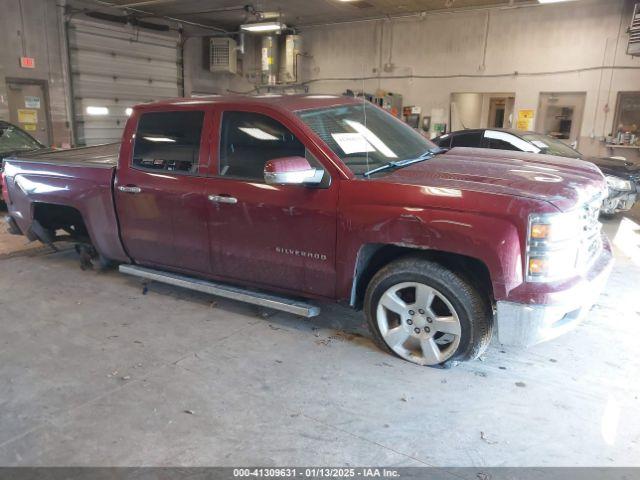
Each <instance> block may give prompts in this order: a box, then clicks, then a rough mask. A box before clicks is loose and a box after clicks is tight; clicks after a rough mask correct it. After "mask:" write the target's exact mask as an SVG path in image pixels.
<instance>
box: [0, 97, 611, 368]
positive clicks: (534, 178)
mask: <svg viewBox="0 0 640 480" xmlns="http://www.w3.org/2000/svg"><path fill="white" fill-rule="evenodd" d="M3 183H4V185H5V188H4V196H5V200H6V203H7V205H8V210H9V214H8V217H7V222H8V225H9V229H10V231H12V232H13V233H16V234H24V235H26V236H28V237H29V238H31V239H39V240H41V241H43V242H45V243H53V242H55V241H57V240H72V241H74V242H77V243H78V244H81V245H86V247H84V248H87V249H91V250H90V251H91V252H95V256H96V257H99V258H100V259H101V260H102V261H103V262H112V263H118V264H120V270H121V271H122V272H124V273H128V274H132V275H137V276H139V277H143V278H146V279H151V280H156V281H160V282H166V283H169V284H173V285H178V286H182V287H186V288H192V289H195V290H199V291H204V292H209V293H212V294H215V295H221V296H225V297H231V298H236V299H239V300H242V301H246V302H250V303H254V304H258V305H261V306H264V307H269V308H274V309H280V310H284V311H288V312H291V313H294V314H297V315H301V316H313V315H317V314H318V312H319V309H318V307H317V306H315V305H314V300H316V301H317V300H325V301H326V300H332V301H339V302H345V303H348V304H350V305H351V306H352V307H354V308H356V309H364V312H365V315H366V318H367V321H368V324H369V326H370V328H371V331H372V334H373V338H374V339H375V341H376V342H377V343H378V344H379V345H380V346H381V347H382V348H383V349H385V350H387V351H389V352H392V353H395V354H396V355H398V356H400V357H402V358H404V359H406V360H409V361H411V362H415V363H417V364H421V365H445V366H446V365H451V364H452V363H455V362H457V361H463V360H470V359H474V358H476V357H478V355H480V354H481V353H482V352H483V350H484V349H485V348H486V346H487V344H488V343H489V341H490V339H491V336H492V332H493V327H494V325H495V326H496V327H497V331H498V340H499V341H500V342H501V343H504V344H515V345H531V344H534V343H536V342H540V341H543V340H546V339H549V338H553V337H555V336H557V335H559V334H561V333H563V332H565V331H567V330H569V329H571V328H572V327H573V326H575V325H576V323H577V322H578V321H579V320H580V319H581V317H582V316H583V315H584V314H586V312H588V311H589V309H590V306H591V305H592V304H593V303H594V302H595V301H596V298H597V295H598V293H599V291H600V290H601V288H602V287H603V285H604V283H605V281H606V278H607V276H608V274H609V272H610V269H611V265H612V254H611V247H610V244H609V242H608V240H607V239H606V237H604V236H603V235H602V233H601V231H600V224H599V223H598V209H599V206H600V203H601V201H602V199H603V198H604V197H605V196H606V186H605V180H604V178H603V176H602V174H601V173H600V172H599V170H598V169H597V168H596V167H595V166H594V165H592V164H591V163H588V162H582V161H576V160H572V159H565V158H560V157H553V156H547V155H539V154H528V153H521V152H512V151H496V150H480V149H469V148H454V149H452V150H450V151H448V152H445V151H443V150H441V149H439V148H438V147H436V146H435V145H434V144H433V143H431V142H429V141H428V140H426V139H425V138H423V137H422V136H421V135H419V134H418V133H416V132H415V131H414V130H412V129H411V128H409V127H408V126H406V125H405V124H403V123H402V122H400V121H398V120H397V119H395V118H394V117H392V116H391V115H389V114H387V113H386V112H384V111H383V110H381V109H379V108H377V107H375V106H373V105H371V104H368V103H363V102H360V101H358V100H355V99H352V98H344V97H337V96H329V95H305V96H277V95H272V96H262V97H260V96H257V97H237V96H228V97H225V96H219V97H210V98H198V99H195V98H193V99H177V100H173V101H166V102H161V103H154V104H147V105H140V106H138V107H136V108H134V110H133V114H132V115H131V117H130V118H129V120H128V122H127V125H126V128H125V130H124V134H123V139H122V143H121V144H119V145H104V146H99V147H87V148H79V149H75V150H68V151H60V152H44V153H40V154H37V153H36V154H31V155H24V156H19V157H14V158H9V159H7V160H6V161H5V168H4V176H3ZM85 251H86V250H85Z"/></svg>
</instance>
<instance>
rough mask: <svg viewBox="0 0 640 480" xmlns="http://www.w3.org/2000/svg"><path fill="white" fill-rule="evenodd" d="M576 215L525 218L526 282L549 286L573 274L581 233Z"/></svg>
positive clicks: (554, 214)
mask: <svg viewBox="0 0 640 480" xmlns="http://www.w3.org/2000/svg"><path fill="white" fill-rule="evenodd" d="M580 229H581V218H580V215H579V213H578V212H567V213H560V212H559V213H545V214H532V215H529V230H528V238H527V256H526V260H527V264H526V272H527V280H528V281H531V282H549V281H553V280H559V279H562V278H567V277H569V276H571V275H572V274H573V273H574V272H575V270H576V263H577V257H578V246H579V242H580V240H579V238H580V232H581V230H580Z"/></svg>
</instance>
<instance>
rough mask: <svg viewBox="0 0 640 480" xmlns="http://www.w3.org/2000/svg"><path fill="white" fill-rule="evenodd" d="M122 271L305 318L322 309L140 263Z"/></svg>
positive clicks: (127, 266) (121, 268)
mask: <svg viewBox="0 0 640 480" xmlns="http://www.w3.org/2000/svg"><path fill="white" fill-rule="evenodd" d="M120 272H121V273H126V274H127V275H133V276H136V277H141V278H146V279H148V280H153V281H155V282H160V283H167V284H169V285H175V286H176V287H182V288H188V289H189V290H195V291H197V292H203V293H209V294H211V295H216V296H218V297H224V298H231V299H233V300H238V301H240V302H245V303H251V304H253V305H258V306H260V307H266V308H271V309H273V310H280V311H283V312H288V313H293V314H294V315H300V316H301V317H308V318H310V317H317V316H318V315H320V308H318V307H316V306H314V305H310V304H308V303H305V302H300V301H297V300H293V299H290V298H286V297H280V296H276V295H270V294H268V293H262V292H255V291H252V290H247V289H244V288H239V287H233V286H231V285H225V284H222V283H214V282H208V281H206V280H200V279H198V278H192V277H187V276H184V275H180V274H177V273H169V272H163V271H161V270H153V269H151V268H145V267H138V266H136V265H120Z"/></svg>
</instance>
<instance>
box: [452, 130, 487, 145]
mask: <svg viewBox="0 0 640 480" xmlns="http://www.w3.org/2000/svg"><path fill="white" fill-rule="evenodd" d="M481 141H482V133H481V132H463V133H458V134H456V135H453V136H452V138H451V148H453V147H473V148H478V147H480V142H481Z"/></svg>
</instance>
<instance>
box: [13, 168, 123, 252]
mask: <svg viewBox="0 0 640 480" xmlns="http://www.w3.org/2000/svg"><path fill="white" fill-rule="evenodd" d="M114 172H115V167H114V166H110V165H109V166H95V165H92V166H82V165H78V164H75V165H63V164H60V163H51V164H49V163H43V162H31V161H23V160H19V159H17V160H16V159H14V160H5V175H6V181H7V188H8V190H9V197H10V203H9V204H8V205H7V207H8V209H9V214H10V215H11V216H12V217H13V218H14V219H15V220H16V222H17V223H18V226H19V227H20V229H21V230H22V231H23V232H27V231H28V230H29V228H30V226H31V223H32V221H33V212H34V206H35V205H36V204H37V203H49V204H55V205H63V206H68V207H72V208H75V209H77V210H78V211H79V212H80V214H81V215H82V217H83V219H84V222H85V225H86V227H87V230H88V232H89V236H90V237H91V241H92V242H93V244H94V246H95V247H96V248H97V249H98V251H99V252H100V253H102V254H103V255H105V256H106V257H108V258H110V259H112V260H117V261H126V260H127V255H126V253H125V252H124V250H123V248H122V245H121V243H120V239H119V234H118V222H117V218H116V212H115V209H114V204H113V191H112V185H113V176H114Z"/></svg>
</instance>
